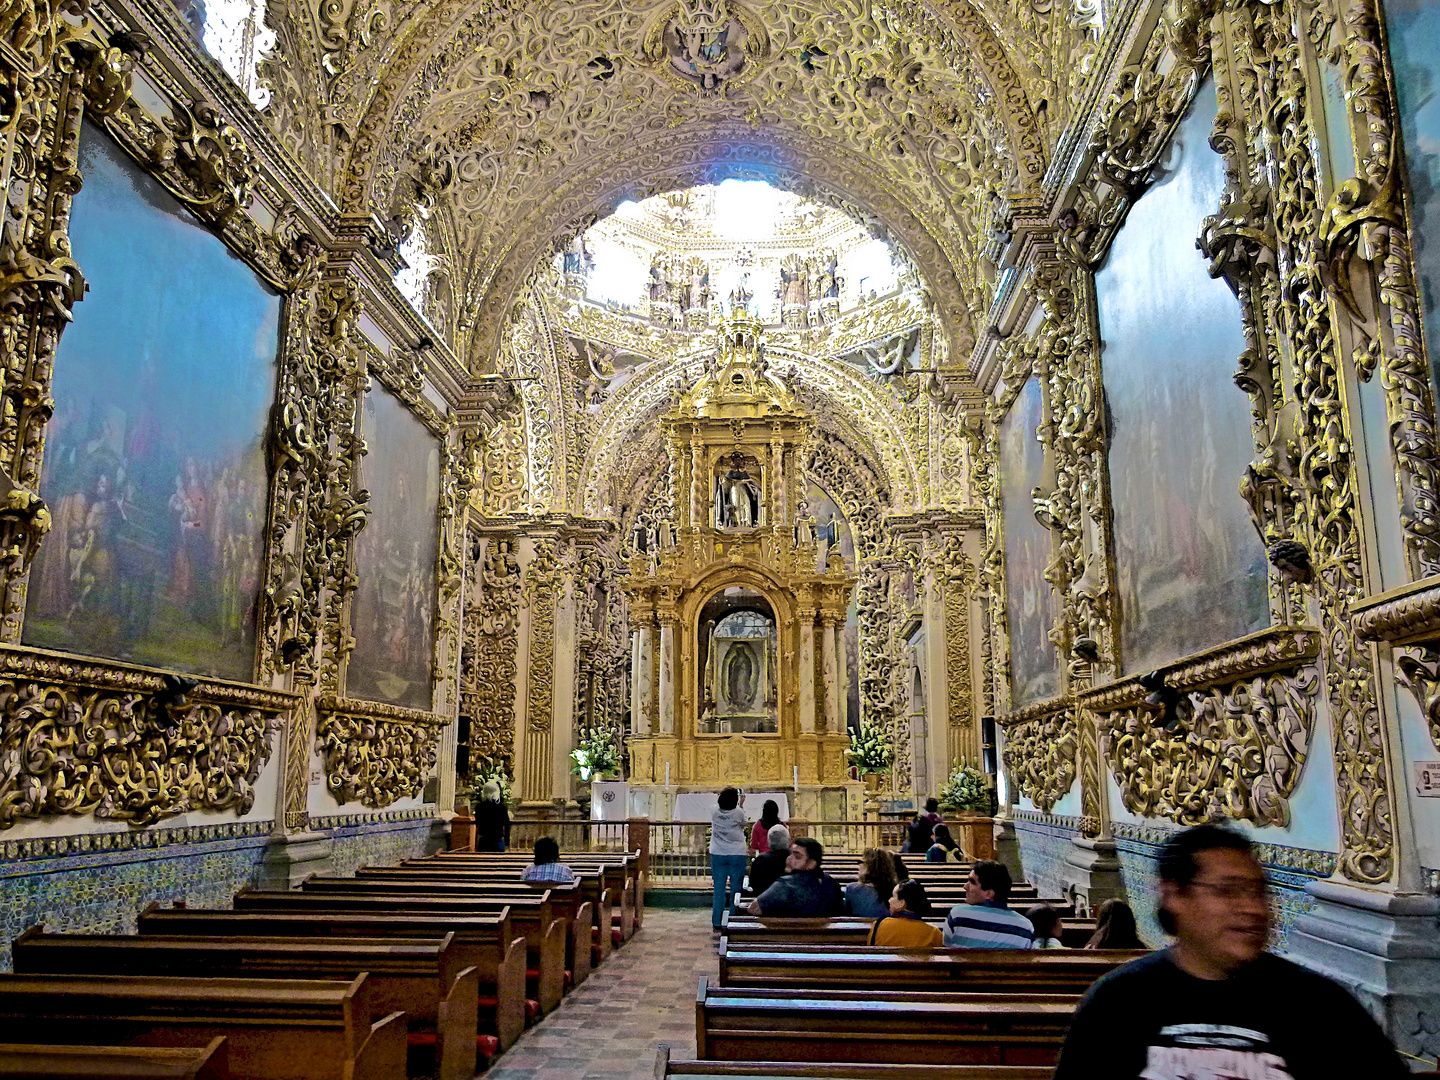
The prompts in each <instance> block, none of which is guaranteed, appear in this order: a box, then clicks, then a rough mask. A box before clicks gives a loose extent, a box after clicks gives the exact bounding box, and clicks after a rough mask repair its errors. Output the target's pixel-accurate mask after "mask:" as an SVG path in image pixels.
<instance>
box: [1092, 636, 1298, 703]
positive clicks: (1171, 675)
mask: <svg viewBox="0 0 1440 1080" xmlns="http://www.w3.org/2000/svg"><path fill="white" fill-rule="evenodd" d="M1320 644H1321V637H1320V631H1319V630H1318V629H1316V628H1314V627H1309V626H1302V627H1294V626H1273V627H1270V628H1269V629H1266V630H1261V631H1259V632H1258V633H1254V634H1250V635H1249V636H1248V637H1243V638H1240V639H1238V640H1236V641H1232V642H1228V643H1227V644H1225V645H1219V646H1217V647H1215V648H1213V649H1206V650H1205V651H1203V652H1199V653H1193V654H1192V655H1190V656H1187V657H1184V658H1183V659H1180V660H1176V661H1174V662H1173V663H1170V664H1166V665H1165V666H1164V667H1162V668H1158V669H1157V671H1158V672H1159V673H1161V674H1163V675H1164V680H1165V685H1166V686H1168V687H1170V688H1172V689H1175V690H1179V691H1181V692H1182V693H1188V692H1191V691H1195V690H1201V689H1204V688H1205V687H1208V686H1213V685H1215V684H1217V683H1224V682H1235V681H1237V680H1240V679H1250V678H1254V677H1255V676H1257V675H1264V674H1266V673H1268V672H1271V671H1279V670H1284V669H1287V668H1293V667H1296V666H1297V665H1299V664H1304V663H1309V662H1311V661H1313V660H1314V659H1315V658H1316V657H1317V656H1319V655H1320ZM1146 677H1147V675H1131V676H1128V677H1126V678H1124V679H1119V680H1117V681H1115V682H1112V683H1106V684H1105V685H1103V686H1098V687H1095V688H1093V689H1089V690H1083V691H1080V692H1078V693H1077V694H1076V695H1075V700H1076V702H1077V703H1078V704H1079V705H1080V706H1081V707H1082V708H1085V709H1089V710H1090V711H1091V712H1094V713H1108V712H1113V711H1115V710H1117V709H1123V708H1128V707H1130V706H1133V705H1138V704H1139V703H1140V702H1141V701H1143V700H1144V698H1145V695H1146V693H1147V691H1146V690H1145V688H1144V687H1142V686H1141V685H1140V680H1141V679H1142V678H1146Z"/></svg>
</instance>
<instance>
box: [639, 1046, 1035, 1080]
mask: <svg viewBox="0 0 1440 1080" xmlns="http://www.w3.org/2000/svg"><path fill="white" fill-rule="evenodd" d="M1053 1071H1054V1070H1052V1069H1049V1068H1046V1067H1037V1066H1029V1065H867V1064H862V1063H860V1062H835V1063H831V1064H824V1065H809V1064H801V1063H798V1062H794V1061H677V1060H675V1059H674V1058H672V1057H671V1056H670V1047H668V1046H666V1045H665V1044H664V1043H661V1044H660V1046H659V1047H658V1049H657V1053H656V1055H655V1080H668V1078H669V1077H672V1076H674V1077H682V1076H683V1077H688V1078H693V1080H762V1078H764V1080H771V1078H773V1080H1050V1075H1051V1073H1052V1072H1053Z"/></svg>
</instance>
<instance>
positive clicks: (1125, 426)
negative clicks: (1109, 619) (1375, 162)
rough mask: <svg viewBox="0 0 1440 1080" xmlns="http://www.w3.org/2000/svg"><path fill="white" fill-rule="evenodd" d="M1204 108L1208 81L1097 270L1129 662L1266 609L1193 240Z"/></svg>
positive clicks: (1246, 455) (1217, 300) (1239, 454)
mask: <svg viewBox="0 0 1440 1080" xmlns="http://www.w3.org/2000/svg"><path fill="white" fill-rule="evenodd" d="M1214 118H1215V90H1214V86H1213V84H1211V83H1209V82H1207V83H1206V84H1205V86H1204V87H1202V88H1201V90H1200V92H1199V94H1198V95H1197V96H1196V99H1195V103H1194V105H1193V106H1192V107H1191V110H1190V112H1189V114H1188V115H1187V116H1186V117H1185V119H1184V121H1183V122H1182V123H1181V125H1180V129H1179V131H1178V132H1177V134H1176V137H1175V145H1174V146H1172V147H1171V150H1170V153H1169V156H1168V158H1167V160H1166V162H1165V164H1164V166H1163V168H1162V170H1161V172H1160V175H1159V178H1158V179H1157V180H1156V182H1155V185H1154V187H1152V188H1151V189H1150V191H1148V192H1147V193H1146V194H1145V195H1144V197H1142V198H1141V199H1140V201H1139V202H1138V203H1137V204H1136V206H1135V208H1134V209H1133V210H1132V211H1131V212H1130V217H1129V220H1128V221H1127V222H1126V224H1125V227H1124V229H1122V230H1121V232H1120V235H1119V236H1118V237H1117V238H1116V240H1115V244H1114V246H1113V247H1112V248H1111V252H1110V258H1109V261H1108V262H1107V263H1106V265H1105V267H1104V269H1102V270H1101V271H1100V272H1099V273H1098V274H1096V275H1095V291H1096V295H1097V298H1098V300H1099V308H1100V332H1101V336H1102V337H1103V339H1104V350H1103V352H1102V353H1101V367H1102V369H1103V372H1104V380H1105V393H1106V396H1107V398H1108V401H1109V406H1110V414H1111V445H1110V481H1111V488H1112V491H1113V495H1114V506H1115V515H1114V516H1115V556H1116V564H1117V569H1118V582H1117V584H1118V588H1119V594H1120V608H1121V652H1122V657H1123V662H1124V666H1125V670H1126V671H1145V670H1148V669H1150V668H1153V667H1155V666H1156V665H1158V664H1162V663H1165V662H1167V661H1170V660H1174V659H1176V658H1177V657H1180V656H1184V655H1186V654H1188V653H1192V652H1195V651H1197V650H1200V649H1204V648H1208V647H1210V646H1212V645H1219V644H1221V643H1223V642H1225V641H1229V640H1231V639H1233V638H1237V637H1240V636H1242V635H1244V634H1248V633H1251V632H1253V631H1255V630H1259V629H1261V628H1262V627H1264V626H1266V625H1268V623H1269V609H1268V605H1267V600H1266V584H1265V551H1264V549H1263V548H1262V547H1261V544H1260V539H1259V537H1258V536H1257V535H1256V533H1255V529H1254V527H1253V526H1252V525H1251V523H1250V515H1249V510H1248V508H1247V507H1246V505H1245V503H1244V502H1243V501H1242V500H1241V498H1240V494H1239V483H1240V478H1241V476H1242V475H1243V473H1244V471H1245V468H1246V466H1247V465H1248V464H1249V463H1250V459H1251V457H1252V456H1253V448H1254V443H1253V440H1252V436H1251V433H1250V407H1249V401H1248V400H1247V399H1246V397H1245V395H1244V394H1243V393H1241V392H1240V391H1239V390H1237V389H1236V387H1235V383H1234V381H1233V378H1232V376H1233V373H1234V371H1235V366H1236V360H1237V358H1238V357H1239V355H1240V354H1241V352H1243V351H1244V349H1245V339H1244V336H1243V335H1242V333H1241V329H1240V307H1239V304H1238V303H1237V302H1236V300H1235V297H1234V296H1233V295H1232V294H1231V292H1230V290H1229V289H1228V288H1227V287H1226V286H1225V284H1224V283H1223V282H1221V281H1215V280H1213V279H1211V277H1210V276H1209V275H1208V274H1207V273H1206V270H1205V260H1204V259H1203V258H1202V257H1201V255H1200V253H1199V252H1198V251H1196V249H1195V237H1196V236H1197V235H1199V231H1200V223H1201V221H1202V220H1203V219H1204V217H1205V216H1206V215H1207V214H1210V213H1213V212H1214V210H1215V208H1216V207H1217V206H1218V205H1219V203H1220V193H1221V191H1222V190H1223V188H1224V186H1225V175H1224V170H1223V167H1222V163H1221V159H1220V157H1219V155H1217V154H1216V153H1215V152H1214V151H1213V150H1211V149H1210V147H1209V145H1208V144H1207V142H1206V139H1207V138H1208V137H1209V134H1210V127H1211V123H1212V122H1213V120H1214Z"/></svg>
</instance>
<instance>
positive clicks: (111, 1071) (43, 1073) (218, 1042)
mask: <svg viewBox="0 0 1440 1080" xmlns="http://www.w3.org/2000/svg"><path fill="white" fill-rule="evenodd" d="M227 1061H228V1058H227V1056H226V1052H225V1039H224V1037H223V1036H221V1037H218V1038H214V1039H211V1040H210V1042H209V1043H208V1044H206V1045H205V1046H196V1047H189V1046H173V1047H172V1046H37V1045H34V1044H25V1043H0V1077H4V1078H5V1080H11V1078H13V1080H230V1069H229V1066H228V1064H227Z"/></svg>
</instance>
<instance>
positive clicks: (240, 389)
mask: <svg viewBox="0 0 1440 1080" xmlns="http://www.w3.org/2000/svg"><path fill="white" fill-rule="evenodd" d="M80 169H81V173H82V175H83V176H84V178H85V186H84V188H83V189H82V190H81V191H80V193H79V194H78V195H77V196H76V197H75V203H74V209H73V212H72V214H71V219H70V236H71V242H72V245H73V248H74V253H75V258H76V259H77V260H78V262H79V264H80V267H81V269H82V270H83V271H84V273H85V277H86V280H87V281H88V282H89V286H90V289H89V292H88V293H87V294H86V297H85V301H84V303H82V304H79V305H78V306H77V307H76V309H75V322H74V324H73V325H72V326H70V327H69V328H68V329H67V330H66V331H65V334H64V336H63V337H62V338H61V339H60V346H59V349H58V350H57V352H56V356H55V378H54V396H55V415H54V417H53V419H52V420H51V421H50V425H49V428H48V432H47V443H46V453H45V469H44V474H43V476H42V478H41V491H42V494H43V495H44V498H45V500H46V502H47V503H48V504H49V506H50V510H51V516H52V522H53V526H52V528H51V531H50V533H49V535H48V536H47V537H46V538H45V541H44V543H43V544H42V545H41V548H40V553H39V555H38V556H37V557H36V560H35V565H34V568H33V570H32V572H31V575H30V587H29V593H28V597H27V608H26V615H25V633H24V640H25V642H26V643H27V644H30V645H36V646H40V647H43V648H54V649H64V650H69V651H73V652H80V653H86V654H90V655H96V656H103V657H109V658H112V659H117V660H129V661H133V662H137V663H143V664H153V665H157V666H161V667H169V668H177V669H180V670H184V671H191V672H197V673H201V674H206V675H213V676H221V677H225V678H232V679H242V680H249V679H251V678H253V677H254V670H255V658H254V654H255V600H256V596H257V594H258V590H259V582H260V567H261V560H262V556H263V537H264V529H265V512H266V467H265V454H264V435H265V430H266V422H267V416H268V412H269V409H270V404H271V400H272V398H273V396H274V389H275V354H276V349H277V345H278V326H279V314H280V300H279V297H277V296H275V295H274V294H272V293H271V292H270V291H269V290H268V289H267V288H266V287H265V286H264V285H263V284H262V283H261V282H260V280H259V279H258V278H257V277H256V276H255V274H254V273H253V272H252V271H251V270H250V269H249V268H248V267H247V266H245V264H244V263H242V262H241V261H240V260H239V259H237V258H235V257H234V256H233V255H231V254H230V252H229V251H228V250H227V249H226V247H225V245H224V244H223V243H221V242H220V240H219V239H217V238H216V237H215V236H214V235H213V234H211V233H210V232H208V231H207V230H205V229H203V228H201V227H199V226H198V225H196V224H195V223H194V221H193V219H192V218H190V217H189V216H188V215H187V214H186V213H185V211H183V210H182V209H181V208H180V205H179V204H178V203H177V202H176V201H175V200H174V199H172V198H171V197H170V196H169V195H168V194H167V193H166V192H165V191H164V190H163V189H162V188H161V187H160V186H159V184H157V183H156V182H155V181H154V180H152V179H151V178H150V177H149V176H148V175H146V174H145V173H144V172H142V171H141V170H140V169H139V168H137V167H136V166H135V165H134V163H133V162H131V160H130V159H129V158H127V157H126V156H125V155H124V153H123V152H122V151H120V150H119V149H118V148H117V147H116V146H115V144H114V143H112V142H111V141H110V140H109V138H108V137H106V136H105V135H104V134H102V133H101V132H99V131H98V130H96V129H94V128H91V127H89V126H88V125H87V126H86V128H85V130H84V133H83V135H82V138H81V147H80Z"/></svg>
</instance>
